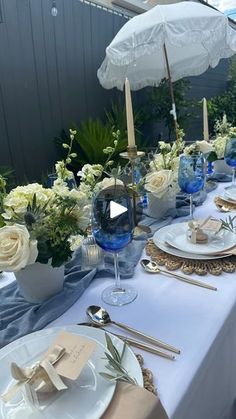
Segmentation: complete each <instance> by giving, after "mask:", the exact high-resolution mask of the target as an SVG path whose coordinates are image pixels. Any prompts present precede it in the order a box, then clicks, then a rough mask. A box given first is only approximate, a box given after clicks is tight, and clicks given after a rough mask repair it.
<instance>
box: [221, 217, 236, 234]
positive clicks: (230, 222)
mask: <svg viewBox="0 0 236 419" xmlns="http://www.w3.org/2000/svg"><path fill="white" fill-rule="evenodd" d="M235 219H236V215H235V216H234V217H231V216H229V217H228V218H226V220H220V221H221V222H222V225H221V229H223V230H227V231H230V232H231V233H236V225H234V220H235Z"/></svg>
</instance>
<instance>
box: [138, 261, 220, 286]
mask: <svg viewBox="0 0 236 419" xmlns="http://www.w3.org/2000/svg"><path fill="white" fill-rule="evenodd" d="M140 263H141V265H142V267H143V268H144V269H145V271H146V272H148V273H151V274H159V273H163V274H165V275H169V276H173V277H174V278H176V279H179V280H180V281H183V282H187V284H191V285H197V286H198V287H202V288H207V289H208V290H211V291H217V288H216V287H213V286H212V285H209V284H206V283H205V282H202V281H197V280H196V279H190V278H187V277H186V276H183V275H178V274H175V273H174V272H169V271H166V270H164V269H161V268H159V266H158V264H157V263H156V262H153V261H152V260H148V259H142V260H141V261H140Z"/></svg>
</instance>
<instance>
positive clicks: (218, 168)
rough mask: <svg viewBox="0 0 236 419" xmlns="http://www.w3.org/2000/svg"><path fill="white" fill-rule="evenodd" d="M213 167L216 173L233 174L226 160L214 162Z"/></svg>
mask: <svg viewBox="0 0 236 419" xmlns="http://www.w3.org/2000/svg"><path fill="white" fill-rule="evenodd" d="M213 167H214V172H216V173H223V174H227V175H231V174H232V168H231V167H230V166H228V164H227V163H225V160H224V159H222V160H216V161H214V163H213Z"/></svg>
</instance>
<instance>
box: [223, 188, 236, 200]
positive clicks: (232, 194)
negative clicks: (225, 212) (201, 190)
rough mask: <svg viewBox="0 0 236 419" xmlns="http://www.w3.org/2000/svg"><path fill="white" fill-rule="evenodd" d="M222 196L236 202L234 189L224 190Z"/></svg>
mask: <svg viewBox="0 0 236 419" xmlns="http://www.w3.org/2000/svg"><path fill="white" fill-rule="evenodd" d="M224 195H225V197H226V198H228V199H230V200H231V201H233V202H235V201H236V188H230V187H229V189H227V188H226V189H225V190H224Z"/></svg>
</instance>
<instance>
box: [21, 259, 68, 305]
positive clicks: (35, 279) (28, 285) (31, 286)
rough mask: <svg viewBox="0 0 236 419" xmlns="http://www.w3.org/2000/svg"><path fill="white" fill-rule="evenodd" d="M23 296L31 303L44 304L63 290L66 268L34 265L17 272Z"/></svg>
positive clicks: (40, 264) (41, 264)
mask: <svg viewBox="0 0 236 419" xmlns="http://www.w3.org/2000/svg"><path fill="white" fill-rule="evenodd" d="M15 277H16V279H17V282H18V287H19V289H20V293H21V295H23V297H24V298H25V300H26V301H29V302H30V303H42V302H43V301H45V300H47V299H48V298H49V297H52V296H53V295H55V294H57V293H58V292H59V291H61V290H62V289H63V283H64V266H63V265H62V266H60V267H59V268H53V267H52V266H51V264H50V263H48V264H43V263H38V262H36V263H34V264H33V265H28V266H26V267H25V268H24V269H21V270H20V271H18V272H15Z"/></svg>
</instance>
